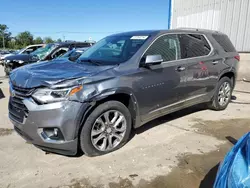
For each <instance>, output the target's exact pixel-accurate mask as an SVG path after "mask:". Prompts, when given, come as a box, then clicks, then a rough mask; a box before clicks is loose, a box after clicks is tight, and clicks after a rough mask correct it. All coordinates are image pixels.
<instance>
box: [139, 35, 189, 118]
mask: <svg viewBox="0 0 250 188" xmlns="http://www.w3.org/2000/svg"><path fill="white" fill-rule="evenodd" d="M147 55H161V56H162V58H163V62H162V63H161V64H157V65H151V66H150V67H140V70H139V71H138V72H137V75H136V76H138V77H141V78H142V79H141V80H140V81H139V82H138V83H136V84H137V86H136V88H138V90H137V92H138V93H137V96H138V97H137V100H138V103H139V105H140V106H141V108H140V114H141V117H142V120H143V121H148V120H150V119H153V118H155V117H157V116H160V115H162V114H164V113H165V112H166V110H167V109H169V108H172V107H174V106H176V105H177V104H178V101H179V100H180V97H183V95H184V94H185V93H183V92H184V90H183V88H184V87H185V86H184V84H185V83H184V80H185V62H184V61H182V60H180V57H181V53H180V45H179V39H178V36H177V35H176V34H166V35H163V36H161V37H159V38H158V39H157V40H155V41H154V42H153V44H152V45H151V46H150V47H149V48H148V49H147V50H146V52H145V53H144V55H143V57H142V59H141V63H142V64H143V62H145V59H146V56H147Z"/></svg>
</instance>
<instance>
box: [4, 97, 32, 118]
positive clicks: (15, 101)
mask: <svg viewBox="0 0 250 188" xmlns="http://www.w3.org/2000/svg"><path fill="white" fill-rule="evenodd" d="M28 114H29V110H28V108H27V107H26V106H25V104H23V102H22V99H20V98H17V97H10V101H9V116H10V118H11V119H12V120H14V121H17V122H18V123H23V122H24V119H25V118H27V117H28Z"/></svg>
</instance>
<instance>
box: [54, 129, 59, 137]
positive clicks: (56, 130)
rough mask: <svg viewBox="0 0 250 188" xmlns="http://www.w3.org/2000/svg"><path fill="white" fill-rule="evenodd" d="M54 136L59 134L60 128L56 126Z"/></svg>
mask: <svg viewBox="0 0 250 188" xmlns="http://www.w3.org/2000/svg"><path fill="white" fill-rule="evenodd" d="M53 136H56V137H57V136H58V128H54V135H53Z"/></svg>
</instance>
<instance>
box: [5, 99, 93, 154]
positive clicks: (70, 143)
mask: <svg viewBox="0 0 250 188" xmlns="http://www.w3.org/2000/svg"><path fill="white" fill-rule="evenodd" d="M13 100H14V99H13V98H12V97H10V102H9V118H10V120H11V121H12V123H13V124H14V128H15V130H16V132H17V133H18V134H19V135H21V136H22V137H23V138H24V139H25V140H27V141H28V142H31V143H32V144H34V145H35V146H37V147H38V148H41V149H43V150H46V151H49V152H55V153H60V154H64V155H75V154H76V153H77V151H78V130H79V127H80V126H79V125H80V122H81V117H82V115H83V113H84V112H85V111H86V109H87V108H88V106H89V105H88V104H87V103H80V102H74V101H63V102H56V103H51V104H45V105H38V104H36V103H35V102H34V101H33V100H32V99H31V98H27V99H23V100H22V102H23V104H24V107H26V108H27V109H26V110H23V111H22V110H19V109H18V108H16V107H17V105H15V106H13V104H14V103H13V102H12V101H13ZM18 113H20V114H21V115H20V114H18ZM22 115H23V116H24V118H23V119H20V116H22ZM17 117H19V118H17ZM44 128H45V129H46V128H57V129H59V130H60V132H61V133H62V137H63V139H62V140H53V139H47V138H44V137H43V136H42V134H41V130H44Z"/></svg>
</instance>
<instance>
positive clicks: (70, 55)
mask: <svg viewBox="0 0 250 188" xmlns="http://www.w3.org/2000/svg"><path fill="white" fill-rule="evenodd" d="M87 49H88V47H85V48H76V49H73V50H70V51H68V52H67V53H65V54H63V55H62V56H59V57H58V58H56V59H60V60H63V59H68V60H70V61H76V60H77V59H78V58H79V57H80V56H81V55H82V54H83V52H85V51H86V50H87Z"/></svg>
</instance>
